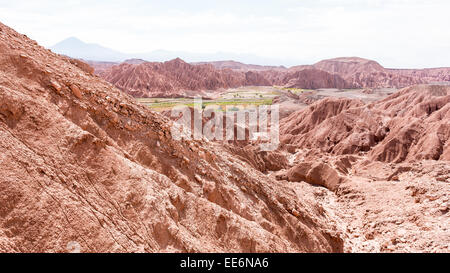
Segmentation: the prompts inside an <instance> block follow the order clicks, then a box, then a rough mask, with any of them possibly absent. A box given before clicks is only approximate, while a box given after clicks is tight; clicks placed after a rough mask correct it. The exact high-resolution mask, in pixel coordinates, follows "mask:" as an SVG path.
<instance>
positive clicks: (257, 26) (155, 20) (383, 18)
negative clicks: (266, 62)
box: [0, 0, 450, 68]
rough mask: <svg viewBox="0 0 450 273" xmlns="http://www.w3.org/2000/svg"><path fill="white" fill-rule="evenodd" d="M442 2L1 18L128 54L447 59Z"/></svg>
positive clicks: (446, 62)
mask: <svg viewBox="0 0 450 273" xmlns="http://www.w3.org/2000/svg"><path fill="white" fill-rule="evenodd" d="M449 13H450V1H448V0H427V1H419V0H335V1H333V0H297V1H294V0H273V1H272V0H270V1H269V0H258V1H256V0H254V1H253V0H224V1H212V0H189V1H180V0H178V1H175V0H162V1H152V0H145V1H144V0H126V1H119V0H95V1H94V0H67V1H52V0H39V1H35V0H31V1H21V0H16V1H12V0H8V1H5V0H0V21H1V22H3V23H4V24H7V25H9V26H11V27H13V28H15V29H16V30H17V31H19V32H21V33H25V34H27V35H28V36H29V37H31V38H33V39H35V40H37V41H38V42H39V43H41V44H42V45H44V46H51V45H53V44H55V43H57V42H59V41H61V40H63V39H65V38H67V37H71V36H75V37H78V38H80V39H81V40H83V41H86V42H90V43H98V44H101V45H103V46H106V47H109V48H113V49H116V50H119V51H122V52H125V53H133V52H149V51H152V50H157V49H165V50H174V51H190V52H198V53H213V52H219V51H220V52H232V53H250V54H255V55H259V56H263V57H273V58H276V59H280V60H284V61H283V62H284V64H287V65H290V64H292V63H299V64H301V63H313V62H315V61H318V60H321V59H325V58H332V57H339V56H360V57H365V58H370V59H375V60H377V61H379V62H380V63H381V64H382V65H384V66H387V67H415V68H421V67H436V66H450V31H449V26H450V16H449Z"/></svg>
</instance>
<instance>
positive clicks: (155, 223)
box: [0, 24, 343, 252]
mask: <svg viewBox="0 0 450 273" xmlns="http://www.w3.org/2000/svg"><path fill="white" fill-rule="evenodd" d="M169 65H173V66H175V67H177V66H179V65H182V66H183V65H184V64H183V63H180V62H179V61H175V62H173V63H171V64H169ZM0 67H1V69H0V74H1V77H0V102H1V105H0V151H1V152H0V174H1V175H0V176H1V179H0V204H1V206H0V251H1V252H65V251H68V250H72V248H73V246H74V245H77V244H78V245H79V246H80V247H81V251H82V252H141V251H145V252H179V251H182V252H199V251H201V252H219V251H225V252H331V251H342V250H343V239H342V238H341V234H340V232H339V229H338V228H337V227H336V222H335V218H334V216H333V215H332V214H328V213H327V212H324V211H323V210H322V209H321V206H320V204H319V202H318V201H317V200H314V199H313V198H310V197H307V196H305V197H302V196H300V195H299V194H298V192H296V191H295V190H293V189H291V188H286V187H284V186H283V183H282V182H278V181H275V180H274V179H271V178H268V177H267V176H265V175H263V174H262V173H261V172H259V171H257V170H255V169H253V168H252V167H251V166H250V165H248V164H247V163H245V162H243V161H241V160H239V159H236V158H235V156H233V155H232V154H230V153H229V152H227V151H226V150H224V149H223V148H222V147H221V146H220V145H217V144H214V143H208V142H206V141H189V140H182V141H175V140H174V139H173V138H172V136H171V133H170V128H171V121H169V120H168V119H166V118H164V117H162V116H160V115H159V114H157V113H154V112H151V111H149V110H148V109H146V108H145V107H144V106H140V105H138V104H137V103H136V102H135V101H134V100H133V99H132V98H131V97H129V96H128V95H126V94H124V93H122V92H121V91H119V90H118V89H116V88H114V87H113V86H112V85H111V84H108V83H106V82H105V81H103V80H101V79H99V78H97V77H95V76H93V75H92V74H91V72H92V71H91V70H90V69H89V68H88V67H87V66H85V65H84V64H82V63H79V62H74V61H72V60H70V59H68V58H65V57H61V56H59V55H56V54H54V53H52V52H50V51H49V50H47V49H45V48H43V47H41V46H39V45H38V44H37V43H36V42H34V41H32V40H30V39H28V38H27V37H26V36H24V35H21V34H18V33H17V32H15V31H14V30H12V29H10V28H8V27H7V26H5V25H3V24H0ZM208 69H209V68H208ZM155 80H156V81H158V79H155ZM161 80H162V79H161Z"/></svg>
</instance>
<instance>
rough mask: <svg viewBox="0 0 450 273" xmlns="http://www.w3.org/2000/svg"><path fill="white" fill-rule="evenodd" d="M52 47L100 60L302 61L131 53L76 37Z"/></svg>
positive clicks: (225, 54)
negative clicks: (86, 41)
mask: <svg viewBox="0 0 450 273" xmlns="http://www.w3.org/2000/svg"><path fill="white" fill-rule="evenodd" d="M50 49H51V50H52V51H53V52H55V53H58V54H63V55H67V56H69V57H72V58H77V59H84V60H90V61H98V62H124V61H125V60H128V59H142V60H146V61H149V62H164V61H169V60H173V59H176V58H181V59H183V60H185V61H187V62H211V61H224V60H236V61H239V62H242V63H248V64H255V65H271V66H278V65H279V64H280V63H289V64H290V65H297V64H298V63H300V61H299V60H292V59H290V60H281V59H273V58H265V57H260V56H256V55H252V54H236V53H229V52H217V53H192V52H184V51H167V50H155V51H151V52H144V53H131V54H130V53H123V52H119V51H116V50H113V49H110V48H106V47H104V46H101V45H98V44H90V43H85V42H83V41H81V40H80V39H78V38H76V37H71V38H67V39H65V40H64V41H61V42H59V43H57V44H56V45H54V46H52V47H50Z"/></svg>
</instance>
